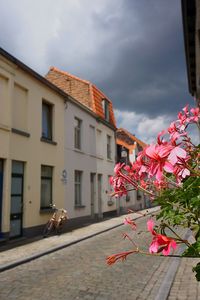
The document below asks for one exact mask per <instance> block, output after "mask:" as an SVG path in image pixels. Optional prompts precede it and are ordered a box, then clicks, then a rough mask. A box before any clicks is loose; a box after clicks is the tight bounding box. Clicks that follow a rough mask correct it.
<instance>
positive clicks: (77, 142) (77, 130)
mask: <svg viewBox="0 0 200 300" xmlns="http://www.w3.org/2000/svg"><path fill="white" fill-rule="evenodd" d="M74 121H76V122H78V125H76V126H74V148H75V149H78V150H81V149H82V139H81V134H82V120H81V119H79V118H77V117H74Z"/></svg>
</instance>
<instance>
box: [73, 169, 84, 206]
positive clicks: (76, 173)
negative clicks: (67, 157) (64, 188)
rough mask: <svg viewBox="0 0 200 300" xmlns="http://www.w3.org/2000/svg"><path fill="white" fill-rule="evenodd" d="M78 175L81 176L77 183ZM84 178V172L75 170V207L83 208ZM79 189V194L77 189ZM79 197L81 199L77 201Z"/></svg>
mask: <svg viewBox="0 0 200 300" xmlns="http://www.w3.org/2000/svg"><path fill="white" fill-rule="evenodd" d="M76 175H78V176H79V178H78V179H79V180H78V181H77V178H76ZM82 178H83V171H80V170H74V206H75V207H79V206H83V204H82ZM77 188H78V193H77V192H76V189H77ZM77 195H78V196H79V199H77Z"/></svg>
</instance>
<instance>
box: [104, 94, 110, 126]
mask: <svg viewBox="0 0 200 300" xmlns="http://www.w3.org/2000/svg"><path fill="white" fill-rule="evenodd" d="M109 104H110V103H109V101H108V100H107V99H103V100H102V107H103V112H104V117H105V120H106V121H107V122H109V121H110V109H109Z"/></svg>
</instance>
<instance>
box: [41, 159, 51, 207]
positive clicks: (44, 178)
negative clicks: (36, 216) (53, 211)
mask: <svg viewBox="0 0 200 300" xmlns="http://www.w3.org/2000/svg"><path fill="white" fill-rule="evenodd" d="M43 167H48V168H50V169H51V176H46V175H45V176H44V175H42V168H43ZM40 171H41V177H40V186H41V187H40V209H41V210H43V209H49V208H52V204H53V167H52V166H48V165H41V170H40ZM43 180H45V181H48V182H50V199H49V205H48V206H46V205H45V206H44V205H43V204H42V202H43V201H42V200H43V199H42V198H43V197H42V181H43Z"/></svg>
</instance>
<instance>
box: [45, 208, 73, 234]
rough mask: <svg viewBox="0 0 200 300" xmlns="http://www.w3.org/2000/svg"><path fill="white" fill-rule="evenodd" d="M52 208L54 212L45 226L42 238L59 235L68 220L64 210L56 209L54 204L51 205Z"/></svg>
mask: <svg viewBox="0 0 200 300" xmlns="http://www.w3.org/2000/svg"><path fill="white" fill-rule="evenodd" d="M53 208H54V210H55V211H54V213H53V215H52V217H51V218H50V220H49V221H48V222H47V224H46V225H45V228H44V231H43V237H47V236H49V235H50V234H53V233H56V234H61V232H62V230H63V226H64V224H65V223H66V222H67V220H68V219H69V217H68V215H67V211H66V210H65V209H64V208H60V209H58V208H56V206H55V204H54V205H53Z"/></svg>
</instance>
